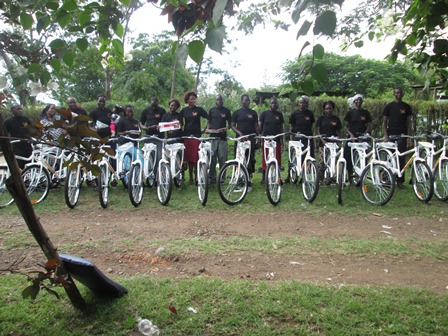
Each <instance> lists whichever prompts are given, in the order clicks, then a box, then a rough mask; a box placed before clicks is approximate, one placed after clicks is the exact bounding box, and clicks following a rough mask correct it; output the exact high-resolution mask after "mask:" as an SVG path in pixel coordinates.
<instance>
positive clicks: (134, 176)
mask: <svg viewBox="0 0 448 336" xmlns="http://www.w3.org/2000/svg"><path fill="white" fill-rule="evenodd" d="M128 192H129V199H130V200H131V203H132V205H133V206H135V207H138V206H139V205H140V204H142V199H143V181H142V165H141V163H140V162H134V163H133V164H132V166H131V172H130V173H129V184H128Z"/></svg>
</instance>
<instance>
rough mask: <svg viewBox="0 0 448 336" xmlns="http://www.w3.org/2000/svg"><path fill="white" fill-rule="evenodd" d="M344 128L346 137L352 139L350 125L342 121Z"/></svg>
mask: <svg viewBox="0 0 448 336" xmlns="http://www.w3.org/2000/svg"><path fill="white" fill-rule="evenodd" d="M344 126H345V130H346V131H347V134H348V137H349V138H352V139H354V138H355V136H354V134H353V133H352V132H350V123H349V122H348V121H344ZM339 136H340V135H339Z"/></svg>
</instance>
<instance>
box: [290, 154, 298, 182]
mask: <svg viewBox="0 0 448 336" xmlns="http://www.w3.org/2000/svg"><path fill="white" fill-rule="evenodd" d="M296 152H297V150H296V149H295V148H294V147H292V148H291V162H290V163H289V179H290V181H291V183H294V184H296V183H297V181H298V180H299V177H298V176H297V156H296Z"/></svg>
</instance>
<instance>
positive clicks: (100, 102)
mask: <svg viewBox="0 0 448 336" xmlns="http://www.w3.org/2000/svg"><path fill="white" fill-rule="evenodd" d="M96 103H97V104H98V107H99V108H100V109H103V108H104V107H105V106H106V96H104V95H99V96H98V97H97V98H96Z"/></svg>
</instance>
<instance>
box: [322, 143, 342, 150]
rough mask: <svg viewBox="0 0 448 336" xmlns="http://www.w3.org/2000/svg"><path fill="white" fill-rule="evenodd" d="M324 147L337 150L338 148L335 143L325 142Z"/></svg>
mask: <svg viewBox="0 0 448 336" xmlns="http://www.w3.org/2000/svg"><path fill="white" fill-rule="evenodd" d="M325 147H327V148H330V149H339V146H338V144H337V143H336V142H327V143H325Z"/></svg>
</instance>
